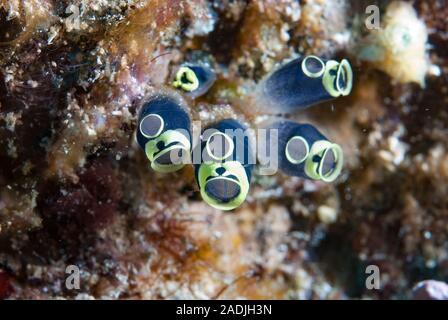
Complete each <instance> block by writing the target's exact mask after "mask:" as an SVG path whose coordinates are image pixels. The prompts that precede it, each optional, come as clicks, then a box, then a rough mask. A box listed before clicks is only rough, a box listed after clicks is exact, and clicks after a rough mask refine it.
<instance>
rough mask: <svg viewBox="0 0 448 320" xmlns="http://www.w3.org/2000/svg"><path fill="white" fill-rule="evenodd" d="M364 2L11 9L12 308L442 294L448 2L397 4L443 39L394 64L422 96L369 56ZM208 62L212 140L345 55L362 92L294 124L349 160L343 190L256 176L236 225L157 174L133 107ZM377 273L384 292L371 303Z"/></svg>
mask: <svg viewBox="0 0 448 320" xmlns="http://www.w3.org/2000/svg"><path fill="white" fill-rule="evenodd" d="M363 3H364V1H361V2H360V1H350V0H346V1H339V0H327V1H323V0H304V1H296V0H281V1H274V0H250V1H246V0H238V1H228V0H224V1H214V0H168V1H167V0H128V1H119V0H109V1H92V0H65V1H55V0H45V1H37V0H22V1H20V0H9V1H8V0H0V299H4V298H11V299H20V298H69V299H71V298H76V299H91V298H97V299H103V298H104V299H106V298H111V299H134V298H138V299H165V298H194V299H212V298H228V299H233V298H253V299H284V298H291V299H346V298H367V297H369V298H382V299H387V298H410V297H412V288H413V287H414V285H415V284H416V283H418V282H419V281H422V280H425V279H435V280H441V281H445V282H447V280H448V236H447V235H448V54H447V51H446V48H447V47H448V32H447V30H448V22H447V20H446V16H447V14H448V6H447V5H446V4H445V3H444V1H442V0H433V1H415V2H406V3H404V2H396V3H395V4H394V5H393V6H392V7H393V8H394V10H396V11H397V12H399V11H400V10H398V9H400V8H404V7H405V8H406V9H405V10H406V12H407V13H413V12H414V10H415V13H416V16H415V19H418V21H421V23H422V24H424V26H425V27H426V29H425V32H428V34H427V43H426V45H425V46H424V47H422V46H421V44H422V42H421V41H423V44H425V42H424V40H425V38H424V37H423V38H421V39H420V38H419V39H418V41H419V42H418V43H417V44H416V45H417V46H418V47H419V48H420V49H422V48H423V49H424V48H429V51H425V50H423V51H421V52H419V54H416V55H412V54H411V55H406V57H407V59H402V61H401V62H400V63H403V65H400V66H395V67H397V68H398V67H400V70H402V69H403V68H404V69H406V68H409V67H410V68H412V65H413V64H414V63H415V64H416V65H420V66H423V65H424V66H425V68H423V67H422V70H425V71H427V72H426V74H425V81H424V87H422V86H423V83H422V82H420V81H417V82H419V83H409V82H410V81H416V80H415V78H413V77H412V76H409V77H407V76H406V77H405V76H401V77H400V76H398V75H396V74H390V72H391V70H392V69H393V68H391V66H390V65H385V64H384V63H383V62H382V60H381V59H380V60H378V59H377V60H375V61H373V62H372V61H370V60H369V59H365V56H362V55H361V53H360V46H359V45H360V44H361V45H362V46H364V45H365V42H364V41H367V40H366V39H373V38H372V34H370V33H369V31H368V30H366V28H365V26H364V23H363V21H364V19H365V13H364V12H365V6H363ZM368 4H371V3H368ZM378 4H379V6H380V9H381V12H382V13H384V14H385V13H386V12H387V11H388V9H387V1H379V3H378ZM397 8H398V9H397ZM394 10H392V11H389V14H392V13H393V12H394ZM388 19H392V18H391V17H389V18H388ZM392 20H393V19H392ZM389 21H390V20H389ZM393 21H394V20H393ZM421 30H423V29H421ZM425 35H426V34H425ZM388 36H392V37H393V36H394V35H393V34H392V35H389V34H388ZM375 39H376V38H375ZM422 39H423V40H422ZM405 40H406V39H405ZM372 41H373V40H372ZM411 41H412V40H411ZM392 42H393V41H392ZM392 42H391V41H389V42H387V43H388V45H385V46H386V47H385V48H383V49H384V50H385V52H387V54H388V56H387V57H388V59H386V60H387V61H389V62H390V61H392V60H393V59H392V58H395V55H394V54H396V51H395V50H396V49H397V48H395V47H393V46H392V44H391V43H392ZM367 43H370V42H367ZM382 45H384V43H382ZM364 49H365V47H364ZM369 49H370V47H369ZM399 49H403V48H399ZM198 51H199V52H200V55H202V56H204V57H207V58H208V59H209V60H210V61H212V63H213V67H214V68H215V71H216V73H217V81H216V83H215V85H214V86H213V88H212V89H211V90H210V92H208V93H207V94H206V95H205V96H203V97H201V98H200V99H198V100H197V101H190V100H188V99H187V101H188V104H189V107H190V110H189V111H190V113H191V116H192V120H201V121H203V122H202V125H203V126H204V127H205V126H206V125H207V124H208V123H210V122H211V121H215V120H219V119H223V118H228V117H230V118H237V119H239V120H241V121H243V122H244V123H246V124H247V125H249V126H252V127H255V126H256V124H257V123H258V121H259V120H260V119H262V118H263V115H261V114H258V113H256V112H255V108H253V106H252V105H251V101H250V100H249V99H247V97H248V96H249V94H250V93H251V92H253V91H254V88H255V86H256V83H257V81H259V80H260V79H261V78H262V77H263V76H264V75H266V74H267V73H268V72H270V71H271V70H273V68H275V67H276V65H278V64H279V63H282V62H283V61H284V60H285V59H291V58H295V57H298V56H299V55H302V54H316V55H319V56H322V57H325V58H338V59H339V58H341V57H345V58H347V59H349V60H350V62H351V64H352V66H353V70H354V76H355V82H354V89H353V92H352V94H351V95H350V96H349V97H346V98H342V99H340V100H337V101H336V102H332V103H324V104H322V105H320V106H317V107H315V108H313V109H310V110H307V111H305V112H302V113H298V114H295V115H293V116H292V117H291V118H293V119H296V120H297V121H300V122H310V123H313V124H316V125H318V126H319V128H320V129H321V130H322V132H323V133H325V135H327V136H329V137H331V139H332V140H333V141H335V142H337V143H338V144H340V145H341V146H342V149H343V150H344V155H345V158H346V161H345V167H344V171H343V174H342V175H341V177H340V178H339V179H338V180H337V181H336V182H335V183H331V184H323V183H321V182H310V181H304V180H302V179H299V178H292V177H286V176H284V175H281V174H278V175H275V176H260V175H257V174H256V173H255V174H254V177H253V181H252V186H251V190H250V193H249V196H248V199H247V201H246V202H245V204H243V205H242V206H241V207H240V208H239V209H237V210H235V211H234V212H231V213H223V212H220V211H217V210H215V209H213V208H211V207H209V206H208V205H207V204H205V203H204V202H202V200H201V197H200V194H199V192H198V189H197V186H196V184H195V178H194V170H193V169H192V168H191V167H189V166H186V167H185V168H184V169H183V170H181V171H179V172H176V173H170V174H160V173H156V172H154V171H152V170H151V169H150V166H149V163H148V160H147V159H146V157H145V155H144V153H143V152H141V150H140V149H139V148H138V146H137V144H136V142H135V129H136V121H137V114H138V111H139V109H140V107H141V105H142V103H143V102H144V101H145V98H146V97H148V96H149V95H151V94H153V93H157V92H159V91H161V90H164V91H166V90H173V88H169V87H170V84H171V81H172V76H173V72H174V70H176V67H178V66H179V65H180V64H181V63H183V62H184V61H186V60H188V59H190V58H191V57H192V56H194V54H197V52H198ZM365 52H366V51H364V53H365ZM369 52H370V51H369ZM369 52H368V53H369ZM370 53H371V52H370ZM413 59H419V61H415V60H413ZM394 61H395V60H394ZM380 70H383V71H384V72H385V73H383V72H382V71H380ZM418 76H421V74H420V73H419V75H418ZM418 80H420V78H418ZM421 85H422V86H421ZM371 264H375V265H377V266H379V268H380V270H381V288H380V289H379V290H367V289H366V287H365V279H366V274H365V270H366V266H368V265H371ZM68 265H76V266H78V267H79V268H80V270H81V274H80V276H81V279H80V283H81V288H80V289H79V290H69V289H67V288H66V286H65V279H66V277H67V274H66V267H67V266H68Z"/></svg>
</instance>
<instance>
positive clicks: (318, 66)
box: [137, 55, 353, 211]
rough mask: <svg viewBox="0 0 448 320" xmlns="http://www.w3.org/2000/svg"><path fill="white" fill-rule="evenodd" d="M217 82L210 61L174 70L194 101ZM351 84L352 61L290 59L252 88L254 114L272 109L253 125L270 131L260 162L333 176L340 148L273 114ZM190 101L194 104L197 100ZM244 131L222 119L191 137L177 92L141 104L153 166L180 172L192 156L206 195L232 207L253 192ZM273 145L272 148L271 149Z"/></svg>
mask: <svg viewBox="0 0 448 320" xmlns="http://www.w3.org/2000/svg"><path fill="white" fill-rule="evenodd" d="M215 80H216V75H215V74H214V71H213V70H212V69H211V68H210V67H209V66H207V65H204V64H193V63H184V64H182V65H181V66H180V67H179V68H178V69H177V72H176V74H175V79H174V81H173V82H172V86H173V87H174V88H176V89H178V91H179V92H180V93H181V94H183V95H185V96H187V97H189V98H193V99H194V98H197V97H200V96H202V95H204V94H206V93H207V92H208V91H209V89H210V88H211V87H212V86H213V84H214V83H215ZM352 82H353V72H352V68H351V66H350V63H349V62H348V61H347V60H345V59H343V60H342V61H341V62H337V61H335V60H323V59H321V58H319V57H317V56H314V55H309V56H305V57H302V58H298V59H295V60H292V61H290V62H288V63H286V64H284V65H282V66H281V67H279V68H277V69H275V70H274V71H273V72H272V73H270V74H268V75H267V76H266V77H265V78H264V79H263V80H262V81H261V82H260V83H259V84H258V86H257V90H255V95H256V96H255V99H254V101H255V104H254V105H253V107H254V112H258V113H261V114H267V115H268V120H266V121H264V122H262V123H261V124H258V125H255V124H253V127H254V128H255V129H257V128H263V129H267V133H268V134H267V136H266V140H265V141H257V143H259V145H261V146H264V148H267V149H266V150H265V151H267V152H264V153H263V154H265V157H270V159H262V157H260V155H258V159H259V160H263V162H266V161H271V162H272V161H274V162H275V163H276V165H277V167H278V168H279V169H280V171H281V172H283V173H284V174H286V175H289V176H297V177H301V178H304V179H311V180H321V181H324V182H332V181H334V180H335V179H336V178H337V177H338V176H339V174H340V172H341V170H342V166H343V152H342V148H341V147H340V146H339V145H338V144H336V143H333V142H331V141H329V139H327V138H326V137H325V136H324V135H323V134H322V133H321V132H320V131H319V130H318V129H317V128H315V127H314V126H312V125H310V124H302V123H297V122H294V121H290V120H287V119H283V118H277V117H276V116H275V115H276V114H283V115H290V114H294V113H296V112H297V111H298V110H302V109H304V108H307V107H309V106H312V105H315V104H318V103H320V102H324V101H328V100H331V99H335V98H337V97H340V96H347V95H348V94H350V92H351V89H352ZM189 103H191V104H194V100H192V101H189ZM249 125H250V124H249ZM246 129H247V127H246V125H243V124H242V123H241V122H240V121H238V120H235V119H217V120H216V121H215V122H214V123H212V124H210V125H209V126H208V127H206V128H205V129H204V130H203V132H202V134H201V136H200V138H199V141H197V142H196V141H192V138H191V137H192V135H191V119H190V113H189V110H188V106H187V104H186V103H185V102H184V101H183V99H181V98H178V97H177V95H171V94H166V93H163V94H160V95H155V96H153V97H151V98H150V99H148V101H147V102H145V103H144V105H143V107H142V109H141V112H140V116H139V123H138V130H137V141H138V143H139V145H140V146H141V148H142V149H143V150H144V151H145V153H146V156H147V158H148V159H149V161H150V162H151V167H152V168H153V169H154V170H155V171H158V172H162V173H167V172H173V171H177V170H179V169H181V168H182V167H183V166H184V165H185V164H186V163H190V160H191V158H193V163H194V168H195V177H196V181H197V184H198V187H199V190H200V193H201V196H202V199H203V200H204V201H205V202H207V203H208V204H209V205H210V206H212V207H214V208H217V209H220V210H226V211H227V210H233V209H236V208H238V207H239V206H240V205H241V204H242V203H243V202H244V201H245V199H246V197H247V195H248V193H249V189H250V182H251V177H252V171H253V167H254V163H255V162H254V158H256V157H253V156H254V155H253V153H252V152H253V150H254V149H255V148H254V146H252V145H251V144H252V143H251V139H250V138H249V136H248V135H247V134H246V132H245V130H246ZM273 133H275V134H273ZM273 139H275V141H272V140H273ZM195 142H196V143H195ZM272 143H273V144H274V145H275V146H276V148H275V150H268V148H269V146H270V145H272ZM194 145H196V147H195V148H194V150H192V149H193V147H192V146H194ZM191 152H193V157H192V156H191V154H190V153H191ZM195 152H199V153H200V157H199V158H200V160H199V162H196V161H195V159H197V158H196V157H195V156H194V153H195Z"/></svg>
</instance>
